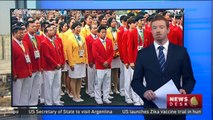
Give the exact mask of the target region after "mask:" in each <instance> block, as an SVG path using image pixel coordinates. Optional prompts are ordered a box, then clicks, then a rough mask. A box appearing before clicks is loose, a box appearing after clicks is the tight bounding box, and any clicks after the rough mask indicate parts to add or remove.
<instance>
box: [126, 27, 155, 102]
mask: <svg viewBox="0 0 213 120" xmlns="http://www.w3.org/2000/svg"><path fill="white" fill-rule="evenodd" d="M152 42H153V39H152V36H151V33H150V32H148V31H146V30H145V29H142V30H139V29H137V28H135V29H133V30H132V31H130V32H129V37H128V42H127V46H128V55H129V56H128V59H129V63H130V64H131V63H134V64H135V62H136V58H137V54H138V51H139V50H141V49H142V48H145V47H147V46H149V45H150V44H152ZM133 73H134V70H133V69H131V74H130V77H131V79H130V80H132V77H133ZM130 82H131V81H130ZM130 82H127V83H130ZM130 89H131V90H129V91H131V94H132V99H133V102H134V104H135V105H140V104H142V102H140V101H142V100H141V99H140V97H139V96H138V95H137V94H136V93H135V92H134V91H133V90H132V88H130Z"/></svg>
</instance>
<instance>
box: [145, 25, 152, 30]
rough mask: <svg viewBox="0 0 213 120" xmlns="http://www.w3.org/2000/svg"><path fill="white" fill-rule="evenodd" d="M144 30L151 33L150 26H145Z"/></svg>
mask: <svg viewBox="0 0 213 120" xmlns="http://www.w3.org/2000/svg"><path fill="white" fill-rule="evenodd" d="M145 30H147V31H149V32H151V31H152V28H151V26H150V25H148V24H146V25H145Z"/></svg>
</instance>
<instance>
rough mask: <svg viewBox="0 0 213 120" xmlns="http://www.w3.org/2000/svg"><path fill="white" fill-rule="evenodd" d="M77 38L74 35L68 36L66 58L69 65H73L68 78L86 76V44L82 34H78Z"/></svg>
mask: <svg viewBox="0 0 213 120" xmlns="http://www.w3.org/2000/svg"><path fill="white" fill-rule="evenodd" d="M79 37H80V38H79V39H78V38H77V36H76V35H74V34H73V35H72V36H70V37H69V38H68V39H69V43H68V44H69V47H68V49H67V51H66V52H67V60H68V63H69V66H73V67H74V71H72V70H71V69H70V70H69V77H70V78H83V77H86V64H87V62H88V59H87V46H86V42H85V39H84V37H83V36H79Z"/></svg>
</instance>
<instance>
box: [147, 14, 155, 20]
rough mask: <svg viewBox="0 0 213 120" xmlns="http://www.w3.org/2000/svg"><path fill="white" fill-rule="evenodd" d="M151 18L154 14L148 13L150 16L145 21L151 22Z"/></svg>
mask: <svg viewBox="0 0 213 120" xmlns="http://www.w3.org/2000/svg"><path fill="white" fill-rule="evenodd" d="M153 18H154V15H150V16H149V17H148V18H147V20H146V21H148V22H151V21H152V19H153Z"/></svg>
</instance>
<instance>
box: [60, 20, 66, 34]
mask: <svg viewBox="0 0 213 120" xmlns="http://www.w3.org/2000/svg"><path fill="white" fill-rule="evenodd" d="M65 24H66V22H63V21H62V22H60V23H59V33H61V32H62V28H63V26H64V25H65Z"/></svg>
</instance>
